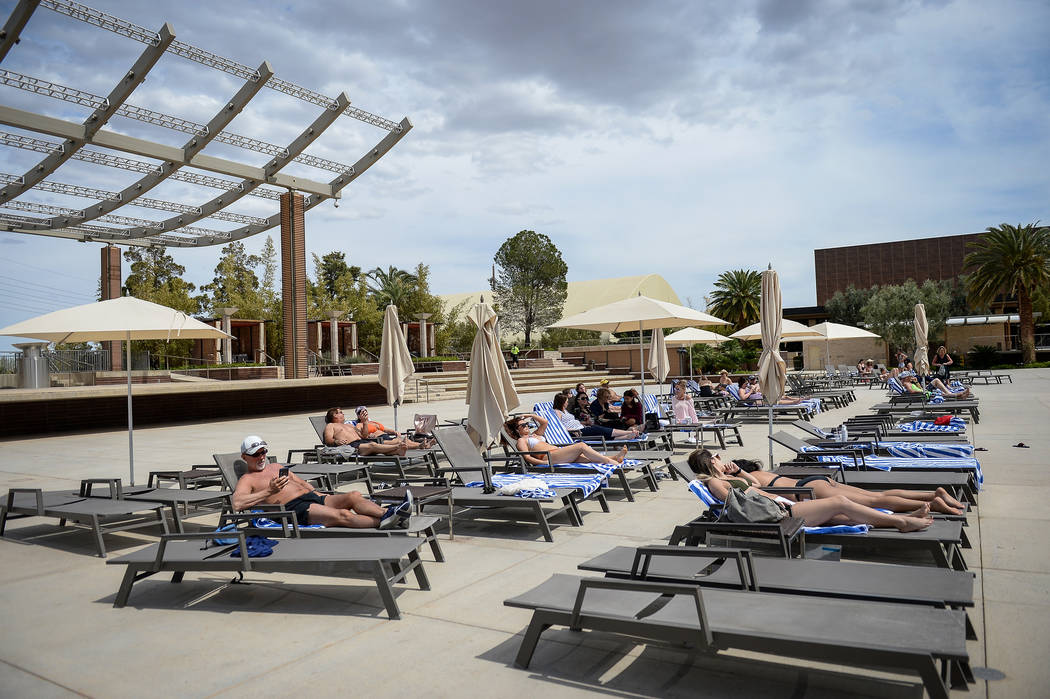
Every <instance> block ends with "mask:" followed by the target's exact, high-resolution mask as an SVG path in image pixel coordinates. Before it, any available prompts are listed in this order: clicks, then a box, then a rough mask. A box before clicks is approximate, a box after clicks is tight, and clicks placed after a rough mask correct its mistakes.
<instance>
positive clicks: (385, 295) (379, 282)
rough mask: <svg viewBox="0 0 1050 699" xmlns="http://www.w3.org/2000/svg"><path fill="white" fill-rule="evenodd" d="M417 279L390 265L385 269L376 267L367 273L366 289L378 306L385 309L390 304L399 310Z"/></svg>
mask: <svg viewBox="0 0 1050 699" xmlns="http://www.w3.org/2000/svg"><path fill="white" fill-rule="evenodd" d="M418 282H419V280H418V278H417V277H416V275H414V274H412V273H411V272H409V271H407V270H403V269H398V268H397V267H394V266H393V265H390V266H389V267H387V268H386V269H385V270H384V269H383V268H381V267H376V268H375V269H373V270H372V271H370V272H369V273H368V290H369V293H371V295H372V297H373V298H374V299H375V302H376V305H377V306H378V307H379V308H382V309H385V308H386V307H387V306H389V305H390V304H394V305H395V306H397V307H398V311H401V310H402V308H403V307H404V304H405V302H406V301H408V298H409V297H410V296H411V295H412V292H413V291H414V290H415V289H416V287H417V284H418Z"/></svg>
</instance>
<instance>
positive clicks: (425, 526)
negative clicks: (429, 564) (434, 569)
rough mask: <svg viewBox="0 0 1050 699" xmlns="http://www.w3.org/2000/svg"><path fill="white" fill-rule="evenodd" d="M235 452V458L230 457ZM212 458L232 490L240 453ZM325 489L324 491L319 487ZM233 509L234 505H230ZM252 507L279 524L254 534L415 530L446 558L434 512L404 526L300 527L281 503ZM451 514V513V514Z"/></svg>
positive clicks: (395, 533) (311, 535) (437, 556)
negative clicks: (384, 527) (364, 527)
mask: <svg viewBox="0 0 1050 699" xmlns="http://www.w3.org/2000/svg"><path fill="white" fill-rule="evenodd" d="M231 456H234V457H237V458H236V459H231V458H229V457H231ZM212 458H214V459H215V463H217V464H218V465H219V471H220V473H222V478H223V480H224V481H225V482H226V486H227V488H229V489H230V490H231V491H233V490H235V489H236V488H237V481H238V480H240V478H241V476H242V475H244V470H243V468H244V466H245V463H244V461H241V460H240V454H213V455H212ZM316 465H317V464H306V465H305V466H307V467H313V466H316ZM290 468H291V469H292V472H293V473H296V474H299V477H300V478H303V479H304V480H306V478H304V476H303V475H302V474H301V473H300V471H299V468H298V467H296V466H295V465H293V466H291V467H290ZM318 492H321V493H324V492H325V491H318ZM231 509H232V508H231ZM252 509H257V510H261V511H262V515H260V516H261V517H265V518H266V519H269V520H272V521H274V522H277V523H278V524H280V525H281V526H280V528H279V529H276V530H275V529H274V528H271V527H255V526H251V525H249V527H248V530H249V532H250V533H252V534H264V535H267V536H272V535H274V534H277V533H280V534H281V535H282V536H288V535H289V533H292V535H293V536H304V537H307V538H316V537H321V538H325V537H339V536H343V537H347V536H350V537H391V536H405V535H408V534H414V535H416V536H419V537H421V539H420V540H419V543H418V544H417V546H422V545H423V544H424V543H427V544H430V550H431V552H432V553H433V554H434V560H435V561H437V562H438V563H443V562H444V561H445V554H444V553H443V552H442V551H441V544H440V543H439V542H438V536H437V531H436V527H437V524H438V523H439V522H440V521H441V518H440V517H435V516H432V515H414V516H412V517H411V518H410V519H409V521H408V526H407V527H405V528H403V529H373V528H368V529H357V528H351V527H321V528H314V527H303V528H300V527H299V523H298V521H297V520H296V518H295V513H293V512H290V511H288V510H285V509H284V508H283V507H281V506H280V505H256V506H255V507H253V508H252ZM450 516H451V515H450ZM222 523H225V519H221V520H220V524H222Z"/></svg>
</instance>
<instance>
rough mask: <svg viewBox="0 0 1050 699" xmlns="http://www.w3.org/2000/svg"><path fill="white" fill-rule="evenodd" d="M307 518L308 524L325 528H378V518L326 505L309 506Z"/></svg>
mask: <svg viewBox="0 0 1050 699" xmlns="http://www.w3.org/2000/svg"><path fill="white" fill-rule="evenodd" d="M307 517H308V518H309V520H310V524H323V525H325V526H326V527H350V528H352V529H372V528H374V527H378V526H379V517H378V516H376V517H372V516H369V515H362V514H357V513H356V512H351V511H350V510H344V509H338V508H335V507H329V506H327V505H318V504H316V503H314V504H312V505H310V510H309V513H308V514H307Z"/></svg>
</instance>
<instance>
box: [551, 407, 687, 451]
mask: <svg viewBox="0 0 1050 699" xmlns="http://www.w3.org/2000/svg"><path fill="white" fill-rule="evenodd" d="M532 412H534V413H536V414H537V415H539V416H541V417H542V418H543V419H544V420H546V421H547V430H546V432H545V436H546V439H547V441H548V442H550V443H551V444H554V445H556V446H567V445H569V444H572V443H573V442H584V443H586V444H590V445H591V446H593V447H595V448H596V449H599V450H601V451H605V450H606V449H619V448H620V447H624V446H626V447H627V448H628V449H631V450H643V451H649V450H654V449H659V448H660V447H661V446H663V447H664V448H666V447H667V443H666V440H665V439H657V438H656V437H654V436H651V435H649V434H645V433H643V434H640V435H638V437H637V438H635V439H605V438H604V437H580V438H574V437H573V436H572V435H571V434H569V431H568V430H567V429H565V425H563V424H561V420H559V419H558V415H557V413H555V412H554V404H553V403H552V402H550V401H545V402H543V403H536V404H535V405H533V406H532Z"/></svg>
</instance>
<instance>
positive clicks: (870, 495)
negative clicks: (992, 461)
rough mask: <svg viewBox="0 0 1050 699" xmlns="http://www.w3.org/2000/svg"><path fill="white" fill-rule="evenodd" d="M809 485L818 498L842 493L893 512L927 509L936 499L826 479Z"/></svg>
mask: <svg viewBox="0 0 1050 699" xmlns="http://www.w3.org/2000/svg"><path fill="white" fill-rule="evenodd" d="M809 487H811V488H813V495H814V496H815V497H818V498H828V497H832V496H835V495H842V496H844V497H847V498H849V499H850V500H852V501H853V502H856V503H859V504H861V505H864V506H865V507H881V508H882V509H884V510H893V511H894V512H904V513H910V512H913V511H914V510H915V509H917V508H920V507H921V506H922V505H926V506H927V509H929V508H930V507H931V506H933V504H934V502H935V501H936V499H935V498H933V497H930V498H921V499H920V498H915V499H912V498H908V497H904V496H900V495H894V494H890V493H888V492H878V491H872V490H862V489H861V488H854V487H852V486H848V485H843V484H842V483H831V482H828V481H812V482H810V484H809ZM932 495H933V494H932V493H931V496H932ZM939 504H940V505H941V506H945V503H944V502H939ZM935 509H936V508H935ZM938 511H939V512H948V514H953V515H957V514H962V512H961V511H960V510H955V509H951V510H948V509H944V510H938Z"/></svg>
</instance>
